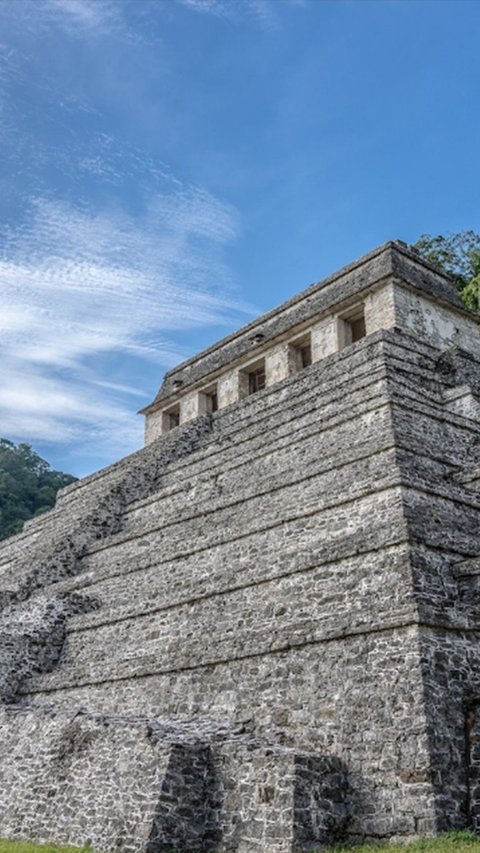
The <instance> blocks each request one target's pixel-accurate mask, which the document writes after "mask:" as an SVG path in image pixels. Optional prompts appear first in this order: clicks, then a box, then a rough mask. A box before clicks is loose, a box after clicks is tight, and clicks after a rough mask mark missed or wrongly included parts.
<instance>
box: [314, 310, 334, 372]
mask: <svg viewBox="0 0 480 853" xmlns="http://www.w3.org/2000/svg"><path fill="white" fill-rule="evenodd" d="M311 334H312V362H314V361H320V359H322V358H325V357H326V356H327V355H332V353H334V352H338V350H339V339H338V317H326V318H325V319H324V320H322V321H321V323H317V325H316V326H313V328H312V332H311Z"/></svg>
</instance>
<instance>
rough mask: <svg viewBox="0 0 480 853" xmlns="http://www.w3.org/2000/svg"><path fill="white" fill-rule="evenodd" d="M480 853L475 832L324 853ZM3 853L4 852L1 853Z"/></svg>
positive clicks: (324, 852) (342, 847) (478, 839)
mask: <svg viewBox="0 0 480 853" xmlns="http://www.w3.org/2000/svg"><path fill="white" fill-rule="evenodd" d="M348 850H350V851H354V853H381V851H384V853H480V838H479V836H478V835H474V834H473V832H449V833H447V834H446V835H440V836H438V837H437V838H422V839H421V840H420V841H412V842H410V843H407V844H360V845H356V846H355V847H353V846H352V845H350V844H346V845H345V844H344V845H338V846H336V847H329V848H328V850H324V851H323V853H341V851H348ZM0 853H2V851H0Z"/></svg>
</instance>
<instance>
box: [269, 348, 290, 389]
mask: <svg viewBox="0 0 480 853" xmlns="http://www.w3.org/2000/svg"><path fill="white" fill-rule="evenodd" d="M296 370H298V367H297V361H296V357H295V349H294V347H292V346H290V344H288V343H282V344H278V346H276V347H273V348H272V349H271V350H269V352H267V353H265V385H267V386H268V385H274V384H275V382H280V381H281V380H282V379H286V377H287V376H291V374H292V373H295V372H296Z"/></svg>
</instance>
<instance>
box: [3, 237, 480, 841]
mask: <svg viewBox="0 0 480 853" xmlns="http://www.w3.org/2000/svg"><path fill="white" fill-rule="evenodd" d="M392 274H394V275H395V277H396V279H398V280H401V285H399V286H398V287H396V289H395V288H393V289H390V291H389V293H390V295H388V294H387V296H388V299H389V300H390V302H389V305H390V308H389V311H390V313H391V306H392V304H393V303H392V299H391V298H390V296H391V295H392V294H393V295H394V297H395V311H396V314H395V316H396V317H397V319H398V322H399V325H398V327H394V328H391V327H390V328H388V329H379V330H378V331H375V332H373V333H371V334H367V336H366V337H365V338H363V339H362V340H360V341H358V342H357V343H354V344H352V345H350V346H346V347H345V348H344V349H343V350H342V351H341V352H337V353H334V354H331V355H329V356H327V357H326V358H323V359H322V360H320V361H317V362H316V363H314V364H312V365H311V366H309V367H306V368H305V369H303V370H301V371H300V372H298V373H295V374H294V375H292V376H289V377H287V378H285V379H283V380H281V381H278V382H276V383H274V384H271V385H269V386H268V387H267V388H265V390H263V391H260V392H258V393H256V394H253V395H251V396H247V397H245V398H244V399H242V400H240V401H238V402H236V403H234V404H232V405H229V406H227V407H226V408H224V409H221V410H220V411H218V412H216V413H214V414H210V415H203V416H200V417H198V418H196V419H194V420H192V421H189V422H187V423H183V424H181V425H180V426H178V427H176V428H175V429H173V430H172V431H171V432H170V433H168V434H167V435H165V436H163V437H162V438H160V439H158V440H157V441H153V442H152V443H151V444H149V445H148V446H147V447H146V448H144V449H143V450H141V451H139V452H138V453H135V454H133V455H132V456H130V457H128V458H126V459H124V460H121V461H120V462H119V463H117V464H116V465H114V466H111V467H110V468H107V469H105V470H104V471H101V472H99V473H98V474H95V475H93V476H91V477H87V478H86V479H85V480H83V481H81V482H79V483H76V484H74V485H72V486H69V487H67V489H65V490H63V492H62V493H61V494H60V496H59V499H58V501H57V505H56V507H55V509H53V510H52V511H51V512H50V513H48V514H46V515H45V516H42V517H41V518H39V519H36V520H34V521H33V522H31V523H29V524H28V525H26V528H25V530H24V532H23V533H22V534H20V535H19V536H16V537H13V538H12V539H10V540H7V542H5V543H3V544H2V546H1V548H0V577H1V579H2V584H1V589H2V595H1V604H2V612H1V618H0V644H1V646H0V650H1V664H2V665H1V668H0V695H1V699H2V703H3V709H2V711H1V715H0V766H1V767H2V774H3V781H4V783H3V785H2V789H1V793H0V832H1V834H2V835H5V836H8V837H14V838H17V837H18V838H20V837H30V838H38V839H41V840H55V841H60V842H68V843H76V844H84V843H92V844H93V845H94V846H95V847H96V848H97V849H99V850H105V851H114V850H127V851H145V853H157V851H158V853H168V851H183V853H193V851H200V850H202V851H207V850H211V851H215V850H216V851H225V853H227V851H231V853H233V851H238V853H250V851H258V853H290V851H297V850H298V851H300V850H302V851H307V850H315V849H320V848H321V847H322V845H324V844H327V843H331V842H333V841H336V840H339V839H343V838H349V839H353V840H358V839H361V838H395V837H401V838H404V837H413V836H415V835H419V834H425V833H432V832H436V831H440V830H444V829H450V828H461V827H465V826H468V825H471V824H472V823H473V824H474V825H478V824H480V751H479V750H478V748H475V737H474V735H475V731H476V729H475V721H476V716H475V714H476V707H477V704H476V703H477V702H479V703H480V660H479V658H480V643H479V639H478V632H479V631H480V604H479V596H478V587H479V585H480V534H479V530H480V526H479V522H480V419H479V417H478V411H479V410H478V406H479V404H480V378H479V377H480V357H479V355H478V349H477V345H476V342H475V338H474V337H473V338H472V334H473V333H472V329H474V330H475V328H476V327H475V323H474V320H473V318H472V317H470V316H467V315H466V314H465V312H464V311H463V309H462V308H461V306H459V305H458V298H457V296H456V294H455V291H454V290H453V287H452V286H451V285H450V284H449V282H448V280H446V279H445V277H443V276H441V275H439V274H438V272H435V271H434V270H433V269H432V268H431V267H430V266H429V265H425V264H423V263H422V262H420V261H419V259H418V258H416V257H415V256H413V255H412V253H409V252H408V251H407V250H406V249H404V248H403V247H402V246H398V244H388V245H387V247H382V248H381V249H380V250H378V251H377V252H376V253H375V252H374V253H372V255H371V256H368V257H367V258H366V259H363V260H362V261H361V262H358V263H357V264H356V265H352V267H350V268H346V270H344V271H342V272H341V273H340V274H339V275H338V276H335V277H332V279H331V280H327V282H326V283H325V285H324V286H314V287H313V288H311V289H310V290H309V291H306V294H307V296H305V294H304V295H303V296H302V297H301V298H300V297H299V298H298V299H297V300H293V301H292V302H291V303H289V304H288V305H287V306H286V307H285V306H284V307H283V308H281V309H279V312H277V314H276V313H275V312H272V313H271V314H270V315H267V318H265V319H264V320H260V321H258V322H257V323H256V324H253V326H252V328H254V329H256V328H258V327H261V328H262V329H264V330H265V329H268V330H269V332H268V333H269V334H270V333H271V336H272V338H273V337H274V336H275V335H276V334H278V333H279V329H280V330H281V332H282V334H283V332H284V331H285V329H286V328H288V323H291V322H292V320H291V316H290V315H291V314H293V313H295V312H297V311H302V312H303V311H308V312H310V311H311V316H313V315H314V314H315V315H317V314H318V312H319V311H321V310H323V308H324V307H325V305H324V303H322V305H323V308H322V307H321V306H320V307H319V305H320V302H319V301H320V300H327V302H328V305H331V304H333V301H334V299H335V289H336V288H338V287H339V286H340V285H341V288H342V290H341V298H340V297H339V295H338V290H337V292H336V299H337V302H339V301H341V300H344V299H345V298H346V294H347V295H348V294H353V296H354V297H355V299H358V295H359V294H361V293H364V294H365V293H368V292H369V288H371V287H372V286H373V284H375V283H376V282H378V281H379V280H381V281H383V280H384V279H385V278H386V277H388V276H391V275H392ZM339 282H340V285H339ZM420 290H421V291H422V293H423V296H421V297H419V295H418V294H419V291H420ZM385 293H386V291H385ZM405 294H406V295H405ZM433 297H436V298H437V299H439V300H441V311H440V312H439V311H438V310H437V308H436V307H435V304H434V303H433V302H432V298H433ZM382 299H384V298H383V297H382ZM412 300H413V301H412ZM415 300H416V301H415ZM422 300H423V301H422ZM387 301H388V300H387V299H386V297H385V299H384V301H383V302H382V301H381V300H379V301H378V302H377V303H376V304H377V314H378V316H380V314H381V311H380V308H379V306H380V305H382V304H386V302H387ZM325 304H327V303H325ZM412 305H413V306H414V308H415V311H413V309H412ZM306 306H308V307H306ZM408 306H409V307H408ZM425 306H426V307H425ZM410 309H412V310H410ZM449 311H451V315H450V314H448V316H447V317H445V315H444V313H443V312H447V313H448V312H449ZM402 312H403V314H402ZM429 312H432V313H429ZM302 316H303V315H302ZM309 316H310V315H309ZM452 317H453V320H452ZM464 317H465V321H464V319H463V318H464ZM432 318H433V319H432ZM463 321H464V322H465V326H464V327H463V326H462V322H463ZM379 322H380V320H379ZM453 322H454V323H455V324H457V325H456V326H455V329H458V340H462V342H466V343H467V345H468V346H470V344H469V341H470V340H473V343H472V345H471V346H470V349H469V350H466V349H464V348H463V347H462V346H459V345H458V344H451V342H450V339H449V338H448V341H449V343H448V346H445V345H444V344H442V340H441V335H442V334H443V332H442V331H441V329H447V331H446V332H445V334H446V335H447V336H448V335H449V334H450V332H449V331H448V329H449V328H450V325H449V324H451V323H453ZM297 323H298V316H297V315H296V319H295V322H294V325H295V324H297ZM389 325H390V324H389ZM440 327H441V328H440ZM432 329H433V331H432ZM439 329H440V331H439ZM244 340H245V336H244V333H243V332H242V333H241V334H240V338H238V336H237V337H235V336H233V337H232V338H230V339H227V341H226V343H224V344H222V346H220V347H219V348H218V349H213V350H211V351H208V352H207V353H206V354H202V355H201V356H200V357H199V358H198V359H197V360H196V361H195V360H192V361H191V362H189V363H187V366H184V367H182V375H183V377H184V381H185V383H186V384H188V382H194V381H196V377H197V376H199V375H202V376H203V375H205V376H207V375H208V374H209V371H210V370H211V369H212V364H213V363H214V364H215V365H218V364H219V363H220V362H219V360H220V361H222V359H223V361H222V364H225V365H226V366H227V368H228V364H229V361H230V360H231V359H232V358H233V356H232V349H231V348H232V347H237V346H240V347H243V346H244V343H242V341H243V342H244ZM239 341H240V342H239ZM245 345H246V344H245ZM237 355H238V351H237V350H235V358H236V357H237ZM212 359H213V362H212ZM215 369H216V368H215ZM172 375H173V374H171V375H170V377H167V379H166V386H165V388H167V389H168V383H169V382H170V380H171V377H172ZM186 377H188V382H187V378H186ZM186 390H187V391H188V388H186ZM162 393H163V392H162ZM165 393H166V392H165ZM472 733H473V734H472ZM476 822H477V823H476Z"/></svg>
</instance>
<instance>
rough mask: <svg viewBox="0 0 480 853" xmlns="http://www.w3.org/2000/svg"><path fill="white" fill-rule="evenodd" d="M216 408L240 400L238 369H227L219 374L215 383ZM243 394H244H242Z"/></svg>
mask: <svg viewBox="0 0 480 853" xmlns="http://www.w3.org/2000/svg"><path fill="white" fill-rule="evenodd" d="M217 394H218V408H219V409H224V408H225V406H229V405H230V404H231V403H236V402H237V401H238V400H240V376H239V371H238V370H229V372H228V373H225V374H224V375H223V376H219V378H218V383H217ZM242 396H245V395H242Z"/></svg>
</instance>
